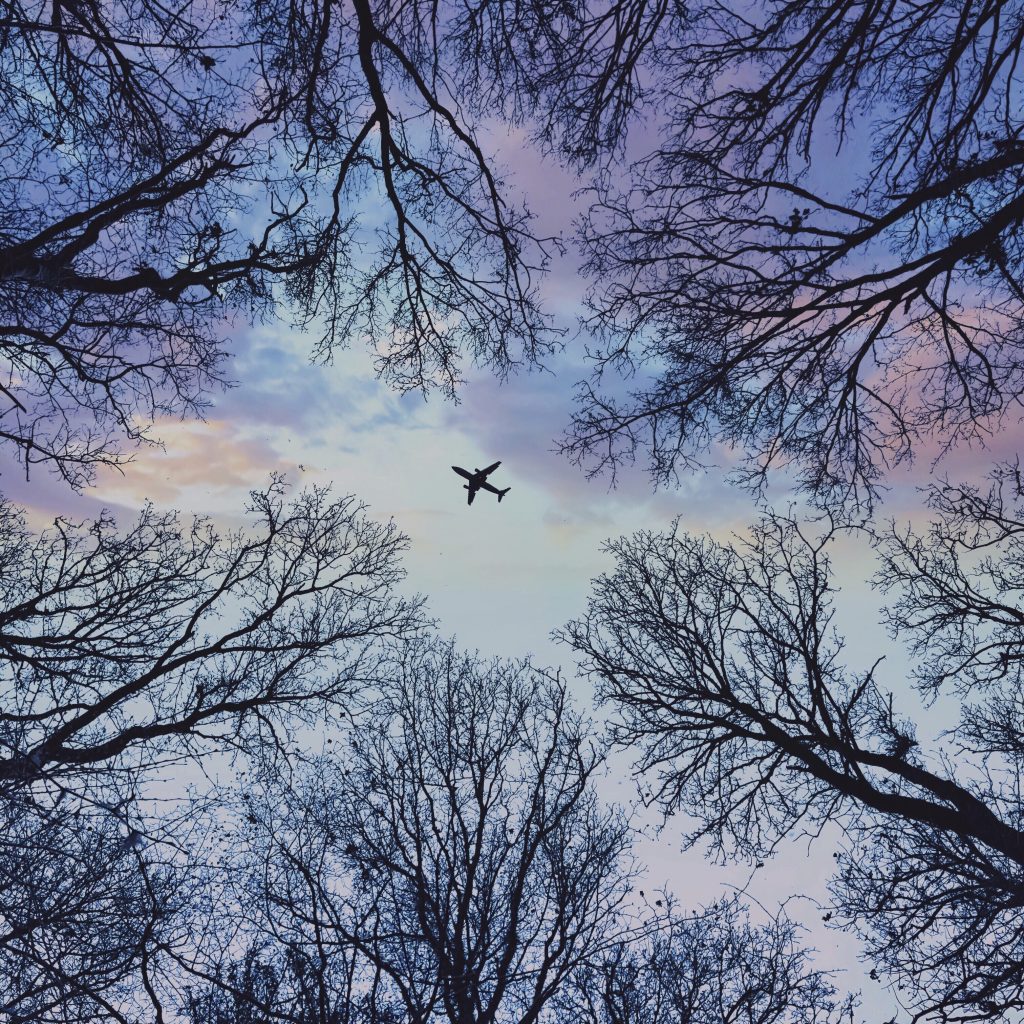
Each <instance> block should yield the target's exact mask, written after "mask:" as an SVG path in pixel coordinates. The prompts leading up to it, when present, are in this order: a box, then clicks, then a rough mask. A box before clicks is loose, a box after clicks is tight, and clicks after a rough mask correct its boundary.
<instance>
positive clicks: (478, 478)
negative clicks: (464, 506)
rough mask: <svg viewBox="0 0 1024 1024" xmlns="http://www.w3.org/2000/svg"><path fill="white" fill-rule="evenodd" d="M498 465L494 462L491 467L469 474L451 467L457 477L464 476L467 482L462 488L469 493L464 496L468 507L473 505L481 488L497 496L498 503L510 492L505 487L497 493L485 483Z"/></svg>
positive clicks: (458, 468)
mask: <svg viewBox="0 0 1024 1024" xmlns="http://www.w3.org/2000/svg"><path fill="white" fill-rule="evenodd" d="M500 465H501V463H500V462H496V463H494V465H493V466H488V467H487V468H486V469H476V470H474V471H473V472H472V473H470V471H469V470H468V469H463V468H462V467H461V466H452V469H454V470H455V472H456V473H458V474H459V476H464V477H465V478H466V479H467V480H468V481H469V483H468V484H463V485H462V486H463V487H464V488H465V489H466V490H467V491H469V494H468V495H466V497H467V499H468V501H469V504H470V505H472V504H473V499H474V498H475V497H476V492H477V491H479V490H480V488H481V487H482V488H483V489H484V490H485V491H490V492H491V493H492V494H496V495H497V496H498V501H501V499H502V498H504V497H505V495H506V494H508V492H509V491H510V490H512V488H511V487H506V488H505V489H504V490H503V491H499V490H498V488H497V487H493V486H492V485H491V484H489V483H488V482H487V479H486V478H487V476H488V475H489V474H491V473H493V472H494V471H495V470H496V469H497V468H498V467H499V466H500Z"/></svg>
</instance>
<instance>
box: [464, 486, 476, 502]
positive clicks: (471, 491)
mask: <svg viewBox="0 0 1024 1024" xmlns="http://www.w3.org/2000/svg"><path fill="white" fill-rule="evenodd" d="M476 491H477V489H476V488H475V487H470V489H469V493H468V494H467V495H466V504H467V505H472V504H473V499H474V498H475V497H476Z"/></svg>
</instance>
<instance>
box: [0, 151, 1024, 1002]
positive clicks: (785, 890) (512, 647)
mask: <svg viewBox="0 0 1024 1024" xmlns="http://www.w3.org/2000/svg"><path fill="white" fill-rule="evenodd" d="M493 142H494V145H493V148H494V149H495V151H496V156H497V160H498V161H499V163H504V164H506V165H507V166H508V168H509V177H510V178H511V180H512V181H513V182H514V183H515V185H516V187H517V188H518V190H519V191H520V192H521V194H522V195H524V196H526V197H528V199H529V203H530V206H531V208H532V209H533V211H534V213H535V214H536V215H537V218H538V221H537V229H538V231H539V233H542V234H565V235H567V234H568V233H569V232H570V231H571V227H572V223H571V222H572V217H573V214H574V212H575V211H576V210H578V208H579V201H574V200H573V199H572V194H573V192H574V191H575V190H577V189H578V188H579V187H580V185H581V184H582V183H581V181H580V180H579V179H577V178H575V177H574V176H573V175H571V174H570V173H568V172H566V171H565V170H563V169H561V168H559V167H558V166H557V165H555V164H553V163H550V162H547V163H546V162H545V161H544V160H542V159H541V158H540V157H539V156H538V155H537V154H536V153H535V152H534V151H533V150H532V149H531V148H530V147H529V145H528V144H527V143H526V141H525V139H524V137H523V136H522V135H519V134H513V135H510V136H507V137H504V138H495V139H494V140H493ZM585 284H586V283H585V282H584V281H582V280H581V278H580V276H579V269H578V265H577V263H576V262H575V260H574V258H573V256H572V254H571V252H570V253H568V254H567V255H565V256H564V257H558V256H555V257H554V261H553V265H552V268H551V271H550V273H549V274H548V276H547V278H546V280H545V281H544V285H543V296H544V301H545V305H546V308H547V310H548V311H549V312H550V313H552V314H553V315H554V316H555V318H556V322H558V323H560V324H561V325H562V326H565V327H567V328H569V329H570V334H569V342H568V345H567V348H566V350H565V351H564V352H562V353H560V354H558V355H555V356H553V357H551V358H550V359H549V360H548V361H547V366H546V369H545V370H544V371H533V372H523V373H520V374H518V375H516V376H513V377H512V378H511V379H509V380H508V381H507V382H505V383H499V382H498V381H496V380H495V379H494V378H493V376H491V375H490V374H489V373H487V372H481V371H473V370H472V369H470V370H469V371H468V372H467V374H466V378H467V379H466V382H465V384H464V386H463V387H462V389H461V391H460V395H459V398H460V400H459V402H458V403H457V404H451V403H447V402H445V401H443V400H442V399H441V398H440V397H436V398H431V399H430V400H428V401H425V400H424V399H423V397H422V396H421V395H419V394H415V393H414V394H408V395H404V396H399V395H397V394H395V393H393V392H392V391H390V390H389V389H388V388H387V387H386V386H385V385H383V384H382V383H381V382H379V381H377V380H376V379H375V377H374V374H373V368H372V358H371V356H370V354H369V352H368V351H367V348H366V346H365V345H364V344H363V342H362V341H361V340H359V339H354V340H353V343H352V345H351V347H350V348H349V349H348V350H347V351H344V352H340V353H338V355H337V357H336V358H335V359H334V361H333V363H332V364H331V365H328V366H323V365H313V364H312V363H311V362H310V359H309V353H310V349H311V346H312V342H313V340H314V339H313V338H312V337H310V336H303V335H301V334H299V333H298V332H296V331H293V330H291V329H290V328H288V326H287V325H285V324H283V323H275V324H270V325H262V326H258V327H255V328H252V329H249V328H245V327H242V326H237V325H236V326H235V327H234V328H233V329H232V332H231V334H232V337H231V341H230V349H231V352H232V359H231V362H230V365H229V369H228V372H229V374H230V376H231V377H232V378H233V379H234V381H235V382H236V386H234V387H232V388H231V389H229V390H227V391H226V392H224V393H222V394H218V395H215V396H214V398H213V404H212V406H211V408H210V409H209V411H208V415H207V417H206V419H205V421H202V422H200V421H186V422H179V421H175V420H167V421H162V422H158V423H157V424H156V425H155V429H154V434H155V436H157V437H159V438H160V440H161V441H162V443H163V448H162V449H159V448H149V449H143V450H140V451H138V452H137V453H136V455H135V459H134V461H133V462H132V463H131V464H130V465H128V466H127V467H126V468H125V469H124V471H123V473H119V472H116V471H113V470H107V471H102V472H101V473H100V475H99V477H98V479H97V481H96V484H95V486H94V487H92V488H90V489H88V490H87V491H85V492H83V493H82V494H80V495H72V494H70V493H69V492H68V490H67V489H66V487H65V486H64V485H63V484H61V483H60V482H59V481H57V480H56V479H54V478H52V477H48V476H46V475H45V474H43V473H39V474H37V475H35V476H34V477H33V479H32V480H31V481H30V482H29V483H28V484H26V483H25V481H24V479H23V478H22V476H21V475H20V474H19V471H18V469H17V467H15V466H14V465H13V464H11V463H10V462H7V463H4V464H2V465H0V469H2V474H3V475H2V481H0V484H2V486H3V489H4V492H5V493H6V495H7V496H8V497H9V498H11V499H12V500H14V501H16V502H17V503H19V504H22V505H24V506H25V507H26V508H27V510H28V512H29V516H30V519H31V521H32V522H33V524H34V525H36V526H43V525H46V524H47V523H48V522H51V521H52V519H53V518H54V516H56V515H58V514H61V515H68V516H71V517H79V516H80V517H83V518H84V517H89V516H92V515H95V514H96V513H97V512H98V511H99V510H100V509H101V508H106V509H109V510H111V511H113V512H114V513H115V514H116V515H117V516H119V517H124V518H126V519H127V518H131V516H132V515H133V513H134V511H135V510H137V509H138V508H139V506H140V505H141V504H142V503H143V502H144V501H146V500H151V501H153V502H154V503H155V504H156V505H157V506H159V507H161V508H175V509H179V510H181V511H183V512H184V513H186V514H191V513H200V514H204V515H210V516H212V517H214V518H215V519H216V520H217V521H219V522H222V523H224V524H226V525H227V524H231V525H235V524H237V523H239V522H240V513H241V511H242V509H243V508H244V505H245V500H246V496H247V494H248V492H249V491H250V490H251V489H254V488H261V487H263V486H264V485H265V484H266V483H267V482H268V480H269V479H270V476H271V474H273V473H282V474H284V475H285V477H286V479H287V480H288V481H289V482H291V483H293V484H294V485H296V487H299V486H302V485H306V484H312V483H317V484H330V485H331V486H332V487H333V488H334V489H335V491H336V492H338V493H351V494H355V495H358V496H359V497H360V498H361V499H362V500H363V501H364V502H365V503H366V504H367V506H368V509H369V513H370V514H371V515H372V516H373V517H375V518H377V519H380V520H387V519H393V520H394V521H395V522H396V523H397V525H398V526H399V527H400V528H401V529H402V530H403V531H404V532H405V533H406V534H407V535H408V537H409V542H410V547H409V551H408V553H407V556H406V558H405V566H406V569H407V571H408V580H407V589H408V590H410V591H414V592H418V593H421V594H424V595H425V596H426V597H427V600H428V604H427V609H428V613H429V614H430V615H431V616H433V617H434V618H435V619H436V620H437V622H438V625H439V628H440V631H441V632H442V634H444V635H446V636H454V637H455V638H456V639H457V641H458V643H459V644H460V645H461V646H462V647H463V648H468V649H477V650H479V651H480V652H481V654H483V655H484V656H488V657H489V656H492V655H501V656H507V657H520V656H523V655H527V654H531V655H533V656H535V658H536V659H537V661H538V662H540V663H543V664H548V665H560V666H561V667H562V668H563V669H564V671H565V672H566V674H567V676H569V677H570V678H573V663H572V659H571V656H570V654H569V652H568V651H567V650H566V649H564V648H562V647H559V646H557V645H556V644H555V643H554V642H553V640H552V639H551V633H552V631H553V630H555V629H557V628H558V627H560V626H562V625H563V624H564V623H566V622H567V621H568V620H569V619H571V618H573V617H575V616H578V615H580V614H582V613H583V612H584V610H585V604H586V598H587V594H588V592H589V589H590V581H591V580H592V579H593V578H594V577H595V576H597V575H598V574H599V573H601V572H603V571H605V570H607V569H609V568H610V567H611V560H610V557H609V556H608V555H607V554H605V553H604V552H602V544H603V542H604V541H606V540H607V539H609V538H614V537H617V536H619V535H622V534H628V533H632V532H634V531H636V530H640V529H650V530H663V529H666V528H668V527H669V525H670V524H671V522H672V521H673V520H674V519H675V518H676V517H678V518H679V520H680V522H681V524H682V526H683V527H684V528H685V529H687V530H691V531H697V532H705V531H707V532H712V533H714V534H715V535H717V536H719V537H721V538H723V539H725V538H727V537H728V536H729V535H730V534H731V533H733V532H741V531H742V530H743V528H744V526H745V525H746V524H747V523H749V522H750V521H751V520H752V519H753V518H754V516H755V514H756V513H755V509H754V505H753V502H752V500H751V498H750V497H749V496H748V495H747V494H745V493H744V492H742V491H739V490H737V489H735V488H733V487H731V486H729V485H728V484H726V483H725V481H724V476H725V472H724V469H722V468H717V469H715V468H712V469H711V470H709V471H708V472H706V473H702V474H696V475H693V476H692V477H689V478H687V479H685V480H684V481H683V482H682V483H681V485H680V486H679V487H678V488H677V489H674V490H661V491H657V492H655V491H654V490H653V489H652V486H651V483H650V480H649V478H648V477H647V475H646V473H645V471H644V469H643V467H642V466H639V467H636V468H635V469H633V470H628V471H626V472H624V473H623V475H622V476H621V477H620V478H619V480H618V483H617V486H616V488H614V489H611V488H610V487H609V481H608V480H607V479H606V478H597V479H594V480H587V479H586V477H585V475H584V474H583V473H582V472H581V471H580V470H579V469H577V468H576V467H574V466H572V465H570V464H569V463H568V461H566V459H565V458H564V457H563V456H561V455H559V454H557V453H556V451H555V450H554V449H555V446H556V443H557V439H558V437H559V435H560V434H561V433H562V431H563V430H564V428H565V427H566V425H567V423H568V420H569V416H570V413H571V407H572V393H573V388H574V385H575V383H576V382H577V381H578V380H579V379H581V378H582V377H583V376H584V375H585V373H586V367H585V364H584V362H583V359H582V351H583V339H581V338H578V337H577V338H574V337H573V328H574V324H575V319H576V317H577V315H578V313H579V311H580V303H581V299H582V295H583V292H584V290H585ZM1002 440H1003V441H1004V443H1007V444H1008V443H1009V441H1015V440H1016V439H1015V438H1012V437H1011V438H1010V439H1009V441H1007V439H1005V438H1004V439H1002ZM962 459H963V460H964V463H965V464H966V462H967V461H970V460H972V459H974V460H976V456H974V455H969V454H967V455H964V456H962ZM498 460H500V461H501V467H500V468H499V469H498V470H497V471H496V472H495V473H494V474H493V476H492V477H491V482H493V483H495V484H496V485H497V486H500V487H510V488H511V492H510V493H509V495H508V496H507V497H506V498H505V500H504V501H503V502H502V503H501V504H500V505H499V504H498V503H497V501H496V500H495V499H494V496H493V495H490V494H487V493H484V492H481V493H480V494H479V496H478V497H477V499H476V501H475V503H474V504H473V506H472V507H468V506H467V504H466V494H465V491H464V490H463V489H462V486H461V485H462V480H461V479H460V478H458V477H457V476H456V475H455V474H454V473H453V472H452V469H451V466H452V465H453V464H455V465H460V466H464V467H467V468H469V469H473V468H475V467H482V466H485V465H488V464H490V463H492V462H494V461H498ZM955 469H956V466H955V465H953V466H952V467H951V472H954V471H955ZM927 470H928V465H927V461H925V462H924V463H922V464H919V467H918V469H917V470H916V473H917V476H916V477H911V476H907V477H905V478H904V479H902V480H901V481H900V482H899V487H898V488H897V492H896V494H895V495H894V499H893V500H892V502H891V503H890V505H889V506H888V509H887V511H888V512H889V513H890V514H897V515H900V516H906V515H910V514H911V513H912V512H913V509H914V499H913V494H914V491H913V487H914V485H915V484H919V483H921V482H922V480H923V477H924V475H926V474H927ZM779 497H780V499H781V500H782V501H783V502H784V499H785V497H786V496H785V495H780V496H779ZM915 516H916V517H917V518H919V517H920V513H919V512H917V513H915ZM836 566H837V571H838V573H839V583H840V586H841V588H842V595H841V597H842V604H841V606H840V609H839V622H840V625H841V628H842V629H843V631H844V632H845V633H846V634H847V636H848V637H849V639H850V640H851V647H852V648H853V650H854V652H855V653H854V667H858V666H856V659H857V658H862V659H864V661H865V665H861V666H859V667H866V663H868V662H871V661H874V659H875V657H876V656H877V653H878V652H879V651H881V650H886V651H888V653H889V662H888V666H889V667H888V668H887V669H885V670H883V673H882V677H883V682H888V684H889V685H891V686H893V687H894V688H899V687H900V686H901V685H902V683H903V681H904V680H905V678H906V676H905V671H906V663H905V660H902V657H901V654H900V652H899V651H898V650H895V649H893V648H892V645H891V644H888V642H887V641H886V639H885V636H884V631H883V630H882V628H881V627H880V625H879V610H878V599H877V596H876V595H874V594H873V592H872V591H871V589H870V587H869V586H868V585H867V583H866V578H865V577H866V576H867V575H868V574H869V573H870V571H871V569H870V563H869V561H868V559H867V556H866V551H865V548H864V545H863V544H862V543H860V542H857V541H850V542H848V543H846V544H845V545H843V546H841V547H840V549H839V551H838V554H837V558H836ZM886 672H888V674H889V678H888V679H886V678H885V676H886ZM572 686H573V689H574V691H575V692H576V694H577V696H578V698H579V699H580V700H581V702H583V703H584V704H586V703H587V702H588V701H589V692H588V689H587V686H586V684H585V683H583V682H582V681H580V680H578V679H573V683H572ZM904 692H905V689H904ZM604 786H605V791H606V794H607V795H608V796H609V797H610V798H611V799H615V800H618V801H621V802H623V803H626V802H629V801H630V800H631V799H632V797H633V791H632V783H631V782H629V780H628V779H626V778H625V765H624V764H623V763H622V762H617V763H616V771H615V772H614V773H613V774H612V775H610V776H609V778H608V779H607V780H606V781H605V784H604ZM638 823H639V825H641V826H644V827H646V825H647V824H649V819H645V818H643V817H642V816H641V817H640V818H638ZM678 833H679V829H678V828H676V829H673V828H672V827H671V826H670V827H669V828H667V829H666V830H665V831H664V832H662V833H660V834H657V833H654V832H650V833H649V834H645V837H644V838H643V839H642V841H641V844H640V847H639V853H640V855H641V857H642V858H643V859H645V860H646V861H647V862H648V864H649V874H648V877H649V878H650V879H651V882H652V887H653V886H657V885H659V884H669V885H670V886H671V888H672V889H673V890H674V891H675V892H676V893H677V895H678V896H679V897H680V900H681V902H683V903H684V904H687V903H689V904H695V903H707V902H710V901H711V900H713V899H715V898H716V897H718V896H719V895H722V894H726V893H728V892H729V891H731V890H730V889H729V886H741V887H742V886H744V885H745V884H746V883H747V880H748V878H749V877H750V874H751V872H750V869H749V868H731V869H721V868H717V867H715V866H713V865H709V864H707V863H704V862H703V861H702V860H701V859H700V857H699V855H697V854H695V853H692V852H691V853H689V854H687V855H685V856H681V855H680V854H679V853H678V845H679V843H678ZM831 864H832V862H831V858H830V857H829V856H828V855H827V854H824V855H823V854H821V853H816V854H815V855H814V856H812V857H810V858H808V857H807V855H806V847H805V846H800V845H799V844H798V845H796V846H794V847H792V848H791V849H789V850H788V851H787V852H786V853H785V854H784V855H783V856H780V857H778V858H776V859H775V860H774V861H773V862H771V863H770V864H768V865H766V867H765V868H764V869H761V870H760V873H759V874H758V875H757V876H756V877H755V878H754V879H753V881H752V882H751V883H750V892H751V895H752V897H753V898H756V899H759V900H761V901H762V902H763V903H764V904H765V905H766V906H769V907H770V908H772V909H774V907H775V906H777V905H778V902H779V899H781V898H784V897H785V896H788V895H789V894H791V893H794V892H805V893H807V895H808V899H806V900H803V901H798V903H797V904H794V905H791V906H790V911H791V912H792V913H793V914H794V916H796V917H797V918H798V919H800V920H804V921H806V922H807V924H808V925H809V926H810V927H811V935H810V937H811V940H812V941H813V943H814V944H815V945H816V946H817V947H818V948H819V949H820V950H821V955H822V961H823V962H824V963H825V964H826V965H828V966H833V967H848V968H850V969H851V970H853V971H854V973H853V974H852V975H851V977H852V978H854V979H859V980H855V981H854V982H853V983H854V984H861V983H863V981H864V979H863V973H862V972H859V971H856V970H855V957H856V943H855V942H854V940H852V939H851V938H849V937H848V936H844V935H841V934H839V933H837V932H835V931H826V930H825V929H824V928H823V927H822V926H821V925H820V913H819V912H818V911H817V910H816V908H815V905H814V902H813V901H814V900H815V899H817V900H823V899H824V898H825V888H824V883H825V880H826V879H827V876H828V874H829V871H830V870H831ZM887 1008H888V1009H887ZM892 1009H893V1008H892V1006H891V1004H890V1003H889V1002H888V1000H887V998H884V997H881V996H879V995H877V994H876V993H872V992H869V993H868V994H867V995H866V997H865V1004H864V1012H863V1013H862V1014H861V1016H862V1017H870V1016H871V1015H873V1014H874V1013H876V1012H877V1013H886V1012H887V1013H888V1014H889V1015H891V1014H892ZM877 1019H878V1020H884V1019H887V1017H879V1018H877Z"/></svg>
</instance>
